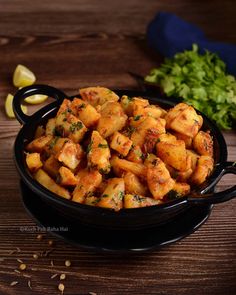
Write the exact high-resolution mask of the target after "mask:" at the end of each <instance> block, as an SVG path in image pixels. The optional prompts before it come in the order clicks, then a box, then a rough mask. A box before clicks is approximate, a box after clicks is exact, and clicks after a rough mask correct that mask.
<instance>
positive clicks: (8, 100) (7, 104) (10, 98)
mask: <svg viewBox="0 0 236 295" xmlns="http://www.w3.org/2000/svg"><path fill="white" fill-rule="evenodd" d="M13 97H14V96H13V95H12V94H10V93H9V94H8V95H7V98H6V100H5V111H6V114H7V116H8V117H9V118H15V114H14V112H13V108H12V101H13ZM21 109H22V111H23V113H25V114H27V111H28V109H27V106H24V105H21Z"/></svg>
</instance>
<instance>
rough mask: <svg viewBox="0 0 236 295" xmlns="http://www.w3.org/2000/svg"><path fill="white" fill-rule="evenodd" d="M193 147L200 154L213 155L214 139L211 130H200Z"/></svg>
mask: <svg viewBox="0 0 236 295" xmlns="http://www.w3.org/2000/svg"><path fill="white" fill-rule="evenodd" d="M193 147H194V149H195V151H196V152H197V153H199V154H200V155H202V156H210V157H213V140H212V137H211V135H210V134H209V132H204V131H199V132H198V134H197V135H196V136H195V137H194V139H193Z"/></svg>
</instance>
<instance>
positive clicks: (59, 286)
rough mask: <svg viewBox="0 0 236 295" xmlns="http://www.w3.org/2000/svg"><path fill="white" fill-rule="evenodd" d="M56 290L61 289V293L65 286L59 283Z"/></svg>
mask: <svg viewBox="0 0 236 295" xmlns="http://www.w3.org/2000/svg"><path fill="white" fill-rule="evenodd" d="M58 290H59V291H61V294H63V293H64V290H65V286H64V285H63V284H62V283H60V284H59V285H58Z"/></svg>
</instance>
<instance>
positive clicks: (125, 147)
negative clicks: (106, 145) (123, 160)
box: [110, 131, 132, 157]
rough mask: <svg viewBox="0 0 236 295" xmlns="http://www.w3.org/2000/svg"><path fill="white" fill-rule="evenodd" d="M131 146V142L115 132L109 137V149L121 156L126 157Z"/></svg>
mask: <svg viewBox="0 0 236 295" xmlns="http://www.w3.org/2000/svg"><path fill="white" fill-rule="evenodd" d="M131 146H132V141H131V140H130V139H129V138H128V137H127V136H125V135H123V134H121V133H120V132H118V131H116V132H115V133H114V134H113V135H112V137H111V143H110V147H111V148H112V149H113V150H115V151H117V152H118V153H119V154H121V155H122V156H124V157H125V156H127V155H128V153H129V150H130V148H131Z"/></svg>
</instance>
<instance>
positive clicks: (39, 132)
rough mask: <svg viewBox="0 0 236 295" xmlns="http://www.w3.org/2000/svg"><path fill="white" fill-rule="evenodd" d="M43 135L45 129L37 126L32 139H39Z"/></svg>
mask: <svg viewBox="0 0 236 295" xmlns="http://www.w3.org/2000/svg"><path fill="white" fill-rule="evenodd" d="M43 135H45V129H44V127H43V126H42V125H39V126H38V127H37V128H36V131H35V134H34V139H36V138H39V137H41V136H43Z"/></svg>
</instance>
